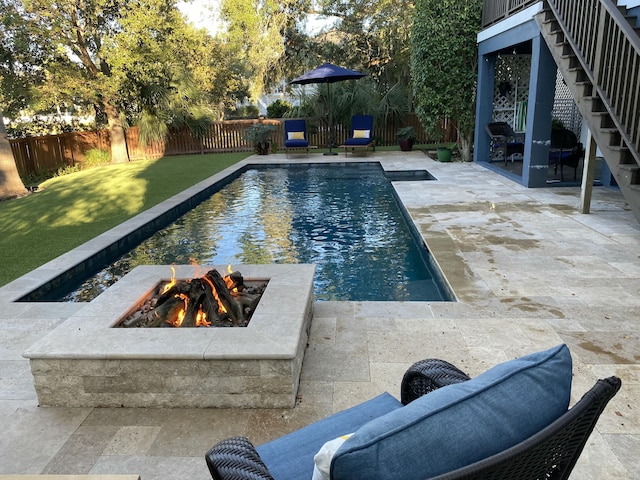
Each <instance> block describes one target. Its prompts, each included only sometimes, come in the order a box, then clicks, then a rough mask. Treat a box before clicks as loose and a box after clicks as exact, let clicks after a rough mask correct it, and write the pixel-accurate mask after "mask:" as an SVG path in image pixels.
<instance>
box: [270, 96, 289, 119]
mask: <svg viewBox="0 0 640 480" xmlns="http://www.w3.org/2000/svg"><path fill="white" fill-rule="evenodd" d="M292 108H293V105H291V104H290V103H289V102H287V101H285V100H280V99H278V100H276V101H275V102H273V103H272V104H271V105H269V106H268V107H267V118H282V117H284V116H285V115H286V113H287V112H288V111H290V110H291V109H292Z"/></svg>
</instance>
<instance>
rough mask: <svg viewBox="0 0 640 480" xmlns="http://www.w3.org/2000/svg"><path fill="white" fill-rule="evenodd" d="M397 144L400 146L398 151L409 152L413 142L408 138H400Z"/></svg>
mask: <svg viewBox="0 0 640 480" xmlns="http://www.w3.org/2000/svg"><path fill="white" fill-rule="evenodd" d="M398 143H399V144H400V150H402V151H403V152H410V151H411V149H412V148H413V143H414V140H412V139H410V138H401V139H400V140H399V142H398Z"/></svg>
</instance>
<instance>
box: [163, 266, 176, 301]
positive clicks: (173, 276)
mask: <svg viewBox="0 0 640 480" xmlns="http://www.w3.org/2000/svg"><path fill="white" fill-rule="evenodd" d="M175 284H176V269H175V268H173V265H171V280H170V281H169V283H167V284H166V285H165V286H164V287H163V289H162V292H160V293H161V294H162V293H167V292H168V291H169V290H170V289H171V287H173V286H174V285H175Z"/></svg>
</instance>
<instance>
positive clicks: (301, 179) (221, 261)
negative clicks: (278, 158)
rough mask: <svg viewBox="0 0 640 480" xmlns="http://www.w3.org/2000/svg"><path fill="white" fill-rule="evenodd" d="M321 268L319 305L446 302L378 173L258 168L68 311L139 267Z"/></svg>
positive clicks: (91, 282)
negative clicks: (282, 265)
mask: <svg viewBox="0 0 640 480" xmlns="http://www.w3.org/2000/svg"><path fill="white" fill-rule="evenodd" d="M191 263H197V264H203V265H206V264H213V265H227V264H229V265H231V268H233V269H234V270H239V271H240V272H242V266H241V265H240V264H270V263H314V264H316V265H317V270H316V276H315V282H314V291H315V296H316V299H318V300H334V301H335V300H352V301H383V300H389V301H442V300H448V299H449V298H448V295H447V292H448V291H447V289H446V288H445V287H444V286H443V284H442V283H441V282H440V280H439V279H440V278H441V277H440V275H439V272H437V271H436V272H432V271H431V268H430V262H429V259H428V252H427V251H426V249H425V248H424V246H421V245H419V244H418V243H417V242H416V238H415V236H414V235H413V233H412V231H411V230H410V228H409V226H408V224H407V222H406V221H405V218H404V216H403V214H402V212H401V210H400V208H399V206H398V203H397V201H396V198H395V193H394V190H393V187H392V185H391V182H390V181H389V179H388V178H387V177H386V176H385V174H384V171H383V170H382V168H381V167H380V166H379V165H378V164H358V165H346V166H345V165H340V166H326V165H324V166H323V165H312V166H308V165H305V166H293V167H292V166H282V167H256V168H253V167H252V168H250V169H248V170H246V171H245V172H244V173H242V174H241V175H240V176H239V177H238V178H236V179H235V180H233V181H232V182H231V183H229V184H227V185H225V186H224V187H222V189H220V190H219V191H218V192H216V193H214V194H213V195H212V196H211V197H210V198H209V199H207V200H205V201H203V202H202V203H201V204H200V205H198V206H197V207H196V208H194V209H193V210H191V211H189V212H187V213H186V214H184V215H183V216H182V217H180V218H179V219H178V220H177V221H175V222H174V223H173V224H171V225H169V226H167V227H166V228H164V229H162V230H159V231H158V232H157V233H155V234H154V235H152V236H151V237H149V238H147V239H146V240H144V241H142V243H140V244H139V245H138V246H137V247H135V248H133V249H132V250H131V251H130V252H128V253H126V254H124V255H123V256H122V257H120V258H119V259H118V260H116V261H115V262H114V263H113V264H111V265H109V266H108V267H106V268H105V269H103V270H102V271H100V272H98V273H97V274H96V275H95V276H93V277H91V278H89V279H87V280H86V281H85V282H83V284H82V285H81V286H80V287H79V288H77V289H75V290H74V291H73V292H70V293H68V294H66V295H65V296H64V298H63V299H62V301H71V302H74V301H81V302H82V301H90V300H92V299H93V298H95V297H96V296H97V295H98V294H100V293H101V292H102V291H104V290H105V289H106V288H108V286H110V285H111V284H113V283H114V282H115V281H117V280H118V279H119V278H120V277H122V276H123V275H125V274H126V273H127V272H129V271H130V270H132V269H133V268H134V267H136V266H138V265H169V264H191Z"/></svg>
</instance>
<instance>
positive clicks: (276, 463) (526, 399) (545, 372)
mask: <svg viewBox="0 0 640 480" xmlns="http://www.w3.org/2000/svg"><path fill="white" fill-rule="evenodd" d="M571 375H572V372H571V358H570V354H569V352H568V348H567V347H566V345H560V346H557V347H554V348H553V349H549V350H546V351H544V352H537V353H534V354H531V355H527V356H524V357H521V358H520V359H515V360H512V361H510V362H505V363H504V364H500V365H498V366H496V367H494V368H493V369H491V370H489V371H487V372H485V373H484V374H482V375H480V376H478V377H475V378H474V379H471V378H470V377H468V376H467V375H466V374H465V373H464V372H462V371H461V370H459V369H458V368H457V367H455V366H454V365H452V364H450V363H448V362H446V361H443V360H438V359H429V360H424V361H421V362H418V363H416V364H414V365H412V366H411V367H410V368H409V369H408V370H407V372H406V373H405V375H404V378H403V380H402V385H401V401H400V402H398V401H397V400H396V399H395V398H393V397H392V396H391V395H389V394H383V395H380V396H379V397H376V398H374V399H371V400H369V401H367V402H364V403H363V404H361V405H358V406H356V407H353V408H351V409H348V410H345V411H343V412H339V413H337V414H335V415H333V416H331V417H328V418H326V419H324V420H321V421H319V422H316V423H314V424H312V425H309V426H307V427H304V428H302V429H300V430H298V431H296V432H293V433H291V434H289V435H285V436H284V437H280V438H278V439H276V440H273V441H272V442H269V443H267V444H264V445H261V446H259V447H257V448H256V447H254V446H253V445H252V444H251V442H250V441H249V440H248V439H246V438H244V437H232V438H229V439H227V440H224V441H222V442H220V443H219V444H217V445H215V446H214V447H212V448H211V449H210V450H209V451H208V452H207V454H206V456H205V458H206V462H207V465H208V467H209V471H210V473H211V475H212V477H213V479H214V480H232V479H233V480H245V479H246V480H285V479H287V480H297V479H306V480H309V479H311V478H312V476H314V475H315V474H316V473H317V472H314V460H313V457H314V455H315V454H316V452H318V451H319V450H321V449H322V448H324V447H323V444H324V443H325V442H327V441H328V440H332V439H334V438H336V437H338V436H340V435H343V434H345V433H348V432H355V433H354V434H353V435H352V436H351V437H350V438H349V439H348V440H346V441H344V443H343V444H342V446H340V447H339V448H338V450H337V451H336V452H335V456H333V458H332V460H331V470H330V476H328V477H326V478H331V479H332V480H346V479H349V480H357V479H367V480H375V479H385V480H391V479H394V480H395V479H398V480H399V479H402V480H415V479H421V480H423V479H427V478H431V479H438V480H444V479H480V478H482V479H509V480H517V479H538V478H553V479H567V478H568V477H569V474H570V472H571V471H572V469H573V467H574V465H575V463H576V461H577V459H578V457H579V455H580V453H581V452H582V449H583V448H584V445H585V444H586V441H587V439H588V438H589V436H590V434H591V432H592V431H593V429H594V427H595V424H596V421H597V419H598V417H599V416H600V414H601V413H602V411H603V410H604V408H605V406H606V405H607V403H608V401H609V400H610V399H611V398H612V397H613V396H614V395H615V394H616V393H617V391H618V390H619V389H620V386H621V382H620V379H618V378H617V377H610V378H607V379H604V380H599V381H598V382H597V383H596V384H595V386H594V387H593V388H592V389H591V390H589V391H588V392H587V393H586V394H585V395H584V396H583V397H582V399H581V400H580V401H579V402H578V403H576V404H575V405H574V406H573V407H572V408H570V409H569V408H568V402H569V395H570V388H571ZM551 377H553V378H551ZM427 394H428V395H427ZM443 405H444V406H443ZM554 411H555V413H553V412H554ZM372 432H373V433H372ZM314 478H316V477H315V476H314Z"/></svg>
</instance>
